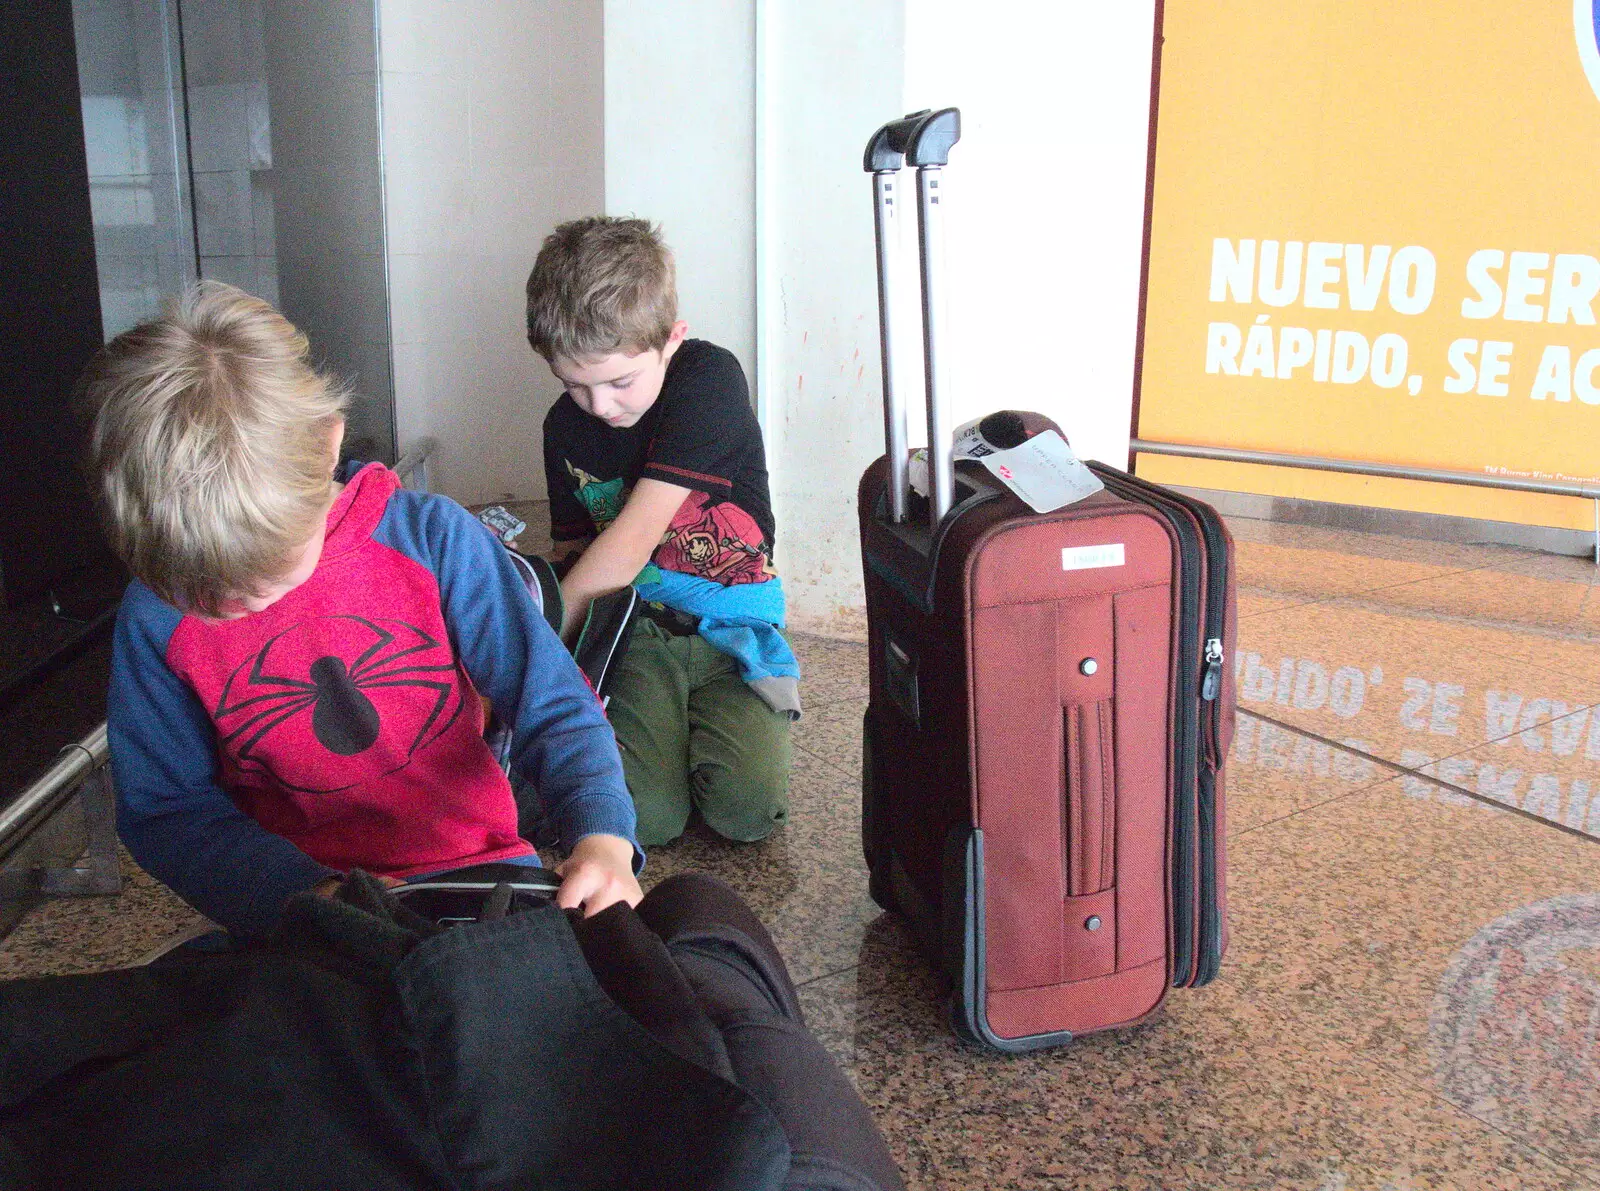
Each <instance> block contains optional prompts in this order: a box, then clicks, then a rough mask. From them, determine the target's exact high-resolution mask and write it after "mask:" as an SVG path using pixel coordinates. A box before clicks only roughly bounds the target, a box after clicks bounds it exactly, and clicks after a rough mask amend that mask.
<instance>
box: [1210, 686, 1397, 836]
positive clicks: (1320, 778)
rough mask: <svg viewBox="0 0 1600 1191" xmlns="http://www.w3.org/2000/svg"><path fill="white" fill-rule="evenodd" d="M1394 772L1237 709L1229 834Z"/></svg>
mask: <svg viewBox="0 0 1600 1191" xmlns="http://www.w3.org/2000/svg"><path fill="white" fill-rule="evenodd" d="M1393 776H1394V771H1393V770H1391V769H1388V768H1386V767H1385V766H1382V765H1379V764H1378V763H1376V762H1374V761H1372V760H1370V759H1368V758H1366V757H1362V756H1359V755H1357V754H1355V753H1352V752H1350V751H1349V750H1347V749H1343V748H1340V747H1339V746H1338V745H1336V744H1329V743H1327V742H1326V741H1322V740H1316V739H1313V738H1312V737H1309V736H1305V735H1303V734H1301V733H1298V732H1295V731H1293V730H1291V729H1289V728H1285V727H1283V726H1282V725H1281V724H1275V723H1273V722H1271V721H1270V720H1263V719H1260V718H1258V717H1256V716H1253V715H1251V714H1249V713H1248V712H1242V713H1241V714H1240V715H1239V720H1238V727H1237V729H1236V731H1235V733H1234V737H1233V747H1232V748H1231V749H1230V750H1229V753H1228V769H1227V781H1226V787H1225V789H1226V801H1225V803H1224V808H1225V809H1224V814H1225V816H1226V820H1227V832H1228V835H1229V837H1230V838H1231V837H1233V836H1237V835H1240V834H1242V833H1243V832H1246V831H1250V830H1253V829H1254V828H1257V827H1260V826H1261V825H1262V824H1264V823H1270V822H1273V821H1274V820H1276V819H1281V818H1283V817H1284V816H1286V815H1292V814H1297V813H1298V812H1300V811H1303V810H1306V809H1307V808H1308V807H1313V806H1320V805H1321V804H1322V803H1324V802H1331V801H1332V800H1334V799H1336V798H1346V797H1348V796H1349V795H1351V794H1353V793H1355V792H1356V791H1357V790H1361V789H1365V788H1366V787H1368V786H1371V785H1374V784H1376V783H1378V782H1385V781H1388V780H1390V779H1391V778H1392V777H1393Z"/></svg>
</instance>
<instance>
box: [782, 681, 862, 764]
mask: <svg viewBox="0 0 1600 1191" xmlns="http://www.w3.org/2000/svg"><path fill="white" fill-rule="evenodd" d="M864 710H865V708H864V705H863V704H862V703H861V702H859V701H858V700H855V699H844V700H840V701H839V702H837V703H824V704H821V705H820V706H817V707H814V708H811V709H810V710H808V711H807V712H806V713H805V715H803V716H801V717H800V720H799V722H797V723H796V724H795V725H794V727H793V729H792V730H791V739H792V740H793V741H794V744H795V746H796V747H797V748H802V749H804V750H806V752H808V753H810V754H811V755H812V756H814V757H817V758H818V759H820V760H823V761H826V762H827V763H828V764H830V765H832V766H834V767H835V768H837V769H840V770H842V771H843V772H845V773H848V774H850V775H851V776H852V777H854V778H856V779H857V780H859V779H860V777H861V717H862V713H863V711H864Z"/></svg>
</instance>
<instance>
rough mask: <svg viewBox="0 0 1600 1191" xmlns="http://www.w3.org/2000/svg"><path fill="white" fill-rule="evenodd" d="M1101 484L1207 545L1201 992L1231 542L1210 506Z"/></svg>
mask: <svg viewBox="0 0 1600 1191" xmlns="http://www.w3.org/2000/svg"><path fill="white" fill-rule="evenodd" d="M1095 467H1096V470H1097V471H1098V472H1099V473H1100V475H1101V478H1102V479H1105V478H1106V476H1107V473H1109V474H1110V475H1112V476H1114V477H1115V478H1117V479H1118V480H1122V481H1124V482H1125V483H1126V484H1127V485H1128V486H1130V487H1133V488H1135V489H1138V490H1140V491H1143V492H1147V493H1149V494H1150V496H1151V497H1152V498H1154V499H1156V500H1165V501H1169V502H1171V503H1172V504H1175V505H1178V506H1179V507H1180V508H1182V509H1184V510H1185V511H1187V512H1188V514H1189V515H1190V516H1191V517H1193V518H1194V520H1195V523H1196V524H1198V526H1199V528H1200V534H1201V537H1202V538H1203V540H1204V542H1205V561H1206V601H1205V626H1204V633H1205V661H1206V667H1205V671H1204V673H1203V675H1202V677H1201V683H1200V696H1201V698H1200V703H1201V709H1202V711H1203V713H1204V715H1205V721H1206V722H1205V740H1204V749H1205V754H1206V755H1205V762H1206V763H1205V764H1204V765H1200V764H1197V765H1196V766H1195V770H1196V772H1195V779H1196V780H1195V793H1196V802H1197V804H1198V805H1197V806H1196V819H1197V826H1198V834H1199V839H1198V844H1199V848H1198V855H1199V867H1200V882H1199V885H1198V887H1197V888H1196V890H1195V892H1196V895H1197V897H1198V901H1199V904H1200V907H1199V908H1200V954H1199V956H1198V959H1197V962H1196V965H1195V971H1194V973H1193V976H1192V979H1191V980H1190V981H1189V983H1190V984H1191V985H1192V986H1199V985H1202V984H1207V983H1209V982H1210V981H1211V980H1212V979H1214V978H1215V977H1216V974H1217V970H1218V968H1219V967H1220V966H1221V964H1222V921H1221V915H1220V913H1219V912H1218V899H1217V872H1216V864H1217V839H1216V826H1217V816H1216V771H1217V769H1218V768H1219V767H1220V766H1221V764H1222V760H1223V758H1222V726H1221V725H1222V708H1221V707H1220V706H1219V699H1218V696H1219V695H1220V694H1221V692H1222V667H1223V666H1224V665H1225V664H1226V660H1227V659H1226V652H1225V645H1224V640H1223V638H1224V635H1225V632H1226V625H1227V598H1228V539H1227V533H1226V531H1225V530H1224V529H1223V527H1222V522H1221V519H1220V518H1219V517H1218V516H1217V513H1216V510H1214V509H1212V508H1211V506H1210V505H1207V504H1203V503H1202V502H1200V501H1197V500H1193V499H1191V498H1189V497H1187V496H1184V495H1182V494H1181V493H1178V492H1174V491H1172V490H1171V489H1169V488H1162V487H1159V486H1157V485H1155V484H1152V483H1150V482H1149V481H1148V480H1141V479H1140V478H1139V477H1137V476H1131V475H1128V474H1127V473H1125V472H1121V471H1118V470H1117V469H1115V468H1111V467H1106V466H1105V465H1104V464H1096V465H1095Z"/></svg>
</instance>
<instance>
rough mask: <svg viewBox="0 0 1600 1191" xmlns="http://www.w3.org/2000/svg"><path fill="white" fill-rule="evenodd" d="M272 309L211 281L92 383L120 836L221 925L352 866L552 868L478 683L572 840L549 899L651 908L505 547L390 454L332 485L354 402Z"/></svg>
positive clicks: (600, 730) (605, 782)
mask: <svg viewBox="0 0 1600 1191" xmlns="http://www.w3.org/2000/svg"><path fill="white" fill-rule="evenodd" d="M307 354H308V345H307V342H306V339H305V337H304V336H303V335H301V334H300V333H299V332H297V331H296V330H295V328H294V327H293V326H291V325H290V324H289V323H288V322H287V321H286V320H285V319H284V318H283V316H282V315H280V314H279V313H278V312H277V311H275V310H274V309H272V307H270V306H268V305H267V304H266V303H265V302H262V301H260V300H259V299H256V298H252V297H250V296H249V295H247V294H245V293H243V292H241V291H239V290H237V289H234V288H233V287H231V286H225V285H218V284H215V283H205V284H202V285H200V286H197V287H195V288H194V289H192V290H190V291H189V292H188V293H187V294H185V295H184V296H183V298H182V299H181V300H180V301H179V302H178V303H177V304H176V305H175V306H174V307H173V308H172V309H171V310H170V311H169V312H168V313H167V314H165V315H164V316H162V317H160V318H157V319H155V320H153V321H151V322H148V323H145V324H143V325H141V326H138V327H135V328H134V329H132V330H130V331H127V332H125V333H124V334H122V335H120V336H118V337H117V338H116V339H115V340H113V341H112V342H111V343H110V344H108V345H107V346H106V348H105V349H104V350H103V351H102V353H101V355H100V356H99V357H98V358H97V359H96V360H95V362H94V363H93V364H92V365H91V367H90V369H89V372H88V374H87V375H86V377H85V381H84V396H85V398H86V401H87V403H88V405H89V406H90V409H91V410H92V411H93V416H94V424H93V430H92V433H91V445H90V463H91V468H92V471H93V474H94V477H95V480H96V483H97V486H98V489H99V495H100V501H101V506H102V511H103V514H104V520H105V524H106V529H107V532H108V535H109V537H110V539H111V542H112V545H113V547H114V548H115V549H116V550H117V552H118V554H119V555H120V556H121V558H122V559H123V560H124V561H125V562H126V563H127V565H128V567H129V569H130V570H131V571H132V572H133V574H134V576H135V578H134V580H133V582H132V583H131V584H129V586H128V590H127V593H126V595H125V596H124V598H123V602H122V607H121V609H120V611H119V613H118V617H117V627H116V635H115V638H114V643H113V652H112V676H111V691H110V705H109V710H108V716H107V719H108V724H107V728H108V732H109V735H110V745H111V764H112V770H113V774H114V777H115V781H116V787H117V802H118V806H117V818H118V829H119V831H120V833H121V835H122V838H123V840H124V842H126V844H127V845H128V849H129V851H130V852H132V853H133V856H134V859H135V860H137V861H138V862H139V863H140V864H141V865H142V866H143V867H144V868H145V869H146V870H147V871H149V872H150V873H151V874H152V875H153V876H155V877H157V878H158V879H159V880H161V881H163V882H165V883H166V884H167V885H169V886H170V887H171V888H172V889H173V890H174V891H175V892H177V893H178V894H179V895H180V896H181V897H183V898H184V900H186V901H188V902H189V903H190V904H191V905H193V906H194V907H195V908H196V909H198V910H200V911H201V913H203V914H206V915H207V916H208V917H210V918H212V919H213V920H214V921H216V922H217V923H219V924H220V925H222V926H225V927H228V928H229V929H230V930H232V931H235V932H237V933H240V934H244V935H252V934H262V933H265V932H267V931H269V930H270V929H271V928H272V926H273V925H274V924H275V922H276V920H277V918H278V915H279V913H280V911H281V910H282V908H283V906H284V904H285V903H286V902H287V901H288V899H289V898H290V897H291V896H292V895H294V894H296V893H298V892H301V891H303V890H306V889H312V888H315V889H317V890H318V891H319V892H328V891H330V887H331V886H333V885H335V884H337V882H338V881H339V880H341V879H342V878H343V875H344V874H345V873H347V872H348V871H349V870H350V869H352V868H362V869H365V870H366V871H368V872H370V873H373V874H375V875H378V876H380V877H382V878H385V879H387V880H388V881H389V882H390V883H399V882H400V881H403V880H405V879H407V878H411V877H416V876H422V875H426V874H429V873H434V872H439V871H443V870H447V869H451V868H457V867H463V866H466V865H470V864H476V863H483V862H488V861H509V862H514V863H537V857H536V856H535V854H534V848H533V846H532V845H531V844H529V843H528V842H527V841H526V840H523V839H522V838H521V837H520V836H519V835H518V832H517V807H516V804H515V801H514V799H513V796H512V791H511V786H510V783H509V781H508V779H507V777H506V775H505V773H504V772H502V770H501V769H500V767H499V765H498V764H497V762H496V761H495V758H494V755H493V754H492V753H491V751H490V749H489V747H488V745H487V744H485V742H484V739H483V727H484V708H483V700H482V699H480V698H479V695H480V693H481V694H482V695H483V696H486V697H487V699H488V700H489V701H490V703H491V704H492V706H493V708H494V711H495V712H496V714H497V715H498V716H499V717H500V718H501V719H502V720H503V721H504V722H505V723H508V724H510V725H512V729H513V740H512V756H513V760H514V763H515V765H516V766H517V767H518V768H519V769H520V771H521V772H522V773H523V774H525V775H526V776H527V777H528V778H529V779H530V780H531V781H532V783H533V784H534V785H535V786H536V788H537V789H538V791H539V795H540V797H541V800H542V801H543V802H544V804H545V807H546V810H547V812H548V814H549V817H550V818H551V820H552V821H553V823H554V824H555V825H556V827H557V829H558V831H559V833H560V836H561V840H562V843H563V846H564V847H565V848H566V849H568V851H569V856H568V858H567V860H566V861H565V862H563V863H562V864H561V866H560V867H559V868H558V870H557V871H558V872H560V873H561V874H562V875H563V877H564V882H563V884H562V887H561V891H560V894H559V896H558V898H557V900H558V902H559V903H560V904H561V905H563V906H565V907H568V908H573V907H577V906H580V905H581V906H582V907H583V908H584V909H585V910H586V911H587V912H588V913H590V914H594V913H597V912H599V911H600V910H602V909H604V908H605V907H606V906H608V905H611V904H612V903H614V902H616V901H619V900H626V901H628V902H630V903H637V902H638V900H639V898H640V896H641V894H640V889H639V885H638V882H637V880H636V879H635V877H634V872H635V870H636V869H637V867H638V864H639V863H640V861H641V859H642V857H641V856H640V854H639V853H638V851H637V849H636V847H635V845H634V842H633V834H634V832H633V828H634V815H633V807H632V804H631V802H630V800H629V798H628V793H627V789H626V787H625V785H624V784H623V777H622V769H621V764H620V762H619V759H618V756H617V751H616V746H615V744H614V742H613V739H612V734H611V729H610V727H609V726H608V725H607V723H606V720H605V716H604V713H603V711H602V710H601V708H600V706H599V704H598V702H597V700H596V699H595V697H594V694H593V692H592V691H590V689H589V688H588V685H587V684H586V682H585V681H584V679H583V676H582V674H581V673H580V672H579V671H578V668H577V666H576V664H575V663H574V662H573V660H572V658H571V655H570V654H568V653H567V651H566V649H565V648H563V646H562V645H561V643H560V641H559V640H558V639H557V638H556V635H555V634H554V633H553V632H552V631H551V629H550V627H549V625H548V624H546V623H545V622H544V619H543V617H542V616H541V615H540V614H539V613H538V611H537V610H536V609H535V607H534V604H533V600H532V598H531V597H530V595H529V593H528V591H527V589H526V587H525V586H524V585H523V583H522V581H521V579H520V578H519V576H518V575H517V574H516V572H515V570H514V569H513V568H512V565H511V562H510V560H509V558H508V557H507V555H506V552H505V551H504V549H503V548H502V547H501V546H500V544H499V543H498V542H496V541H495V540H494V538H493V537H492V536H491V535H490V534H489V533H488V532H487V531H486V530H485V529H484V527H483V526H481V525H480V524H479V523H478V522H477V521H476V519H474V518H473V517H472V516H471V514H469V513H468V512H467V511H466V510H465V509H463V508H461V506H459V505H457V504H455V503H454V502H452V501H449V500H447V499H445V498H444V497H439V496H429V495H426V494H422V493H416V492H409V491H406V490H404V489H403V488H401V486H400V481H399V479H398V478H397V477H396V476H395V474H394V473H393V472H392V471H390V470H389V469H387V468H385V467H383V466H382V465H381V464H369V465H367V466H365V467H358V466H356V465H350V466H349V467H348V468H347V469H346V471H345V474H344V475H343V477H342V479H343V482H339V481H338V480H336V479H335V472H336V468H337V466H338V456H339V445H340V441H341V439H342V437H343V434H344V423H345V419H344V411H345V406H346V403H347V400H348V398H347V395H346V394H345V393H344V392H343V391H342V390H341V389H340V388H339V387H338V386H336V385H334V384H332V383H330V382H329V381H328V379H327V378H325V377H323V376H321V375H319V374H318V373H317V372H316V371H315V370H314V369H313V368H312V367H311V366H310V364H309V363H308V362H307Z"/></svg>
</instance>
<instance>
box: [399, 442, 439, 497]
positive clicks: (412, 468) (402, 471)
mask: <svg viewBox="0 0 1600 1191" xmlns="http://www.w3.org/2000/svg"><path fill="white" fill-rule="evenodd" d="M437 446H438V444H437V443H435V442H434V441H433V439H431V438H423V439H418V440H417V442H416V443H415V444H414V445H413V446H412V448H411V449H410V450H409V451H407V452H406V453H405V454H404V455H402V456H400V458H399V459H398V460H396V461H395V465H394V474H395V475H397V476H399V477H400V482H401V483H402V484H404V485H405V486H406V487H407V488H410V489H412V490H413V491H416V492H431V491H432V489H431V488H430V487H429V486H428V459H429V458H430V457H431V456H432V455H433V452H434V450H435V449H436V448H437Z"/></svg>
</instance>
